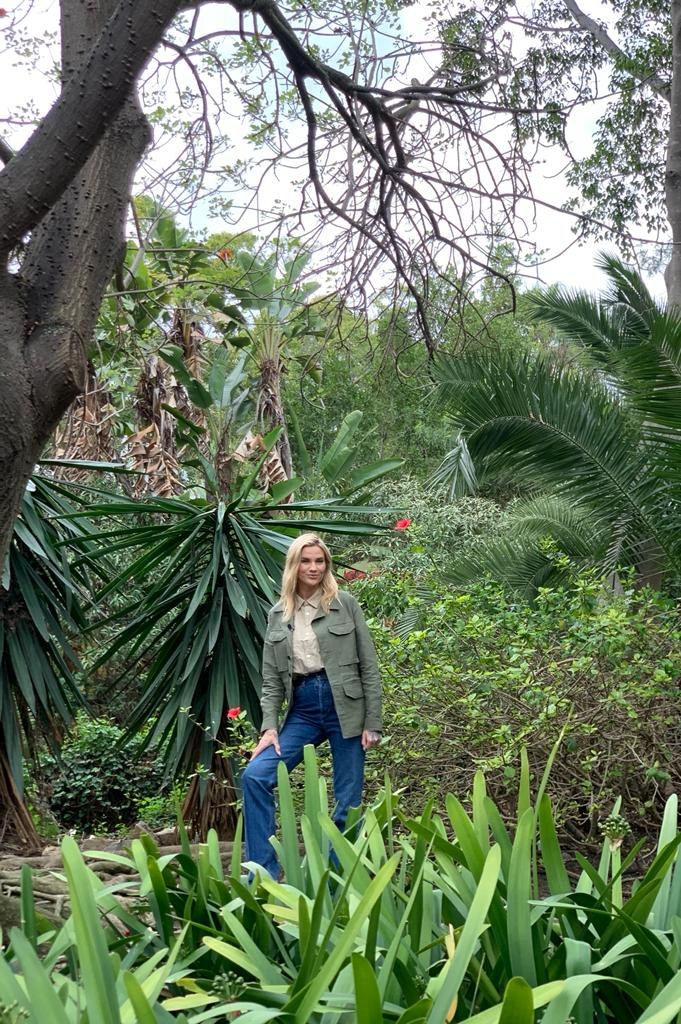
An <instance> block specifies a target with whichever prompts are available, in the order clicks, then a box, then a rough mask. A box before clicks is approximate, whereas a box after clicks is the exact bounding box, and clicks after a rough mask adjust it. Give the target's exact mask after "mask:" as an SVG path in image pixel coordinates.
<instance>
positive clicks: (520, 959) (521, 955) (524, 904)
mask: <svg viewBox="0 0 681 1024" xmlns="http://www.w3.org/2000/svg"><path fill="white" fill-rule="evenodd" d="M533 835H534V812H533V810H532V808H531V807H528V808H527V809H526V810H525V811H524V812H523V814H522V816H521V818H520V820H519V821H518V829H517V832H516V835H515V839H514V841H513V850H512V851H511V866H510V871H509V877H508V898H507V899H508V902H507V914H508V945H509V949H510V957H511V967H512V970H513V973H514V974H517V975H519V976H520V977H523V978H525V980H526V981H527V982H528V983H529V984H530V985H536V983H537V975H536V968H535V963H534V949H533V943H532V926H531V923H530V882H531V873H532V839H533Z"/></svg>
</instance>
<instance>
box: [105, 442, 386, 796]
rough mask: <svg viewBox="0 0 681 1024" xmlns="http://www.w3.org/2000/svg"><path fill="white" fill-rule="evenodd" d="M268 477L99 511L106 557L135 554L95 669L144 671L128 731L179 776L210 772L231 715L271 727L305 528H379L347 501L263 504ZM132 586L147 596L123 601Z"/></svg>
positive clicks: (128, 560)
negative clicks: (283, 595)
mask: <svg viewBox="0 0 681 1024" xmlns="http://www.w3.org/2000/svg"><path fill="white" fill-rule="evenodd" d="M275 438H276V432H272V434H271V435H269V436H268V437H267V438H265V441H266V442H267V444H268V445H270V446H271V445H272V444H273V443H274V440H275ZM258 470H259V465H255V466H254V467H253V469H252V471H251V473H250V475H249V477H248V478H247V479H246V480H245V481H243V483H242V484H241V487H240V490H239V492H238V493H237V494H236V495H235V496H234V497H233V498H232V500H231V501H229V502H226V501H220V502H218V503H217V504H215V503H211V502H206V501H202V500H189V499H180V498H177V499H148V500H145V501H131V500H129V499H126V498H122V497H119V498H110V500H104V501H102V502H101V503H100V504H92V505H90V506H89V507H88V512H89V514H90V515H91V517H92V518H93V519H95V520H100V519H101V520H105V521H106V522H107V523H108V524H109V525H110V526H111V527H112V528H111V529H109V530H108V531H107V533H106V535H105V536H104V537H103V538H102V540H101V542H100V546H99V548H98V550H97V552H96V556H97V557H98V558H103V559H107V558H109V557H110V556H111V555H112V554H113V553H114V552H115V553H116V554H117V556H118V557H121V554H124V556H125V558H124V561H123V563H122V565H121V568H120V571H119V572H118V573H117V575H116V576H115V577H113V578H112V579H111V580H110V581H109V582H108V584H107V585H106V587H104V588H102V590H101V592H100V594H99V600H100V601H101V602H104V601H105V600H109V599H110V598H111V599H114V595H115V600H116V602H117V605H118V607H117V610H116V611H114V612H113V613H112V614H111V615H110V617H109V619H108V620H107V622H106V623H105V625H107V624H109V623H115V624H117V625H121V624H122V628H121V629H120V630H119V631H118V632H117V634H116V636H115V638H114V640H113V641H112V642H111V644H110V645H109V647H108V648H107V650H106V651H105V652H104V653H103V654H102V655H101V657H100V658H99V659H98V662H97V663H96V664H95V666H94V669H95V670H97V668H98V666H99V665H101V664H105V663H107V662H109V661H110V660H111V659H112V658H118V657H120V656H121V654H125V661H124V666H123V669H122V672H121V677H122V678H129V677H131V676H134V675H135V674H140V673H141V672H142V673H144V682H143V692H142V696H141V699H140V701H139V703H138V705H137V707H136V708H135V709H134V711H133V712H132V713H131V715H130V716H129V718H128V721H127V723H126V726H127V732H128V735H130V736H132V735H134V734H135V733H136V732H137V731H138V730H145V736H144V743H145V744H151V745H153V746H155V747H156V746H157V747H158V748H159V749H161V750H162V751H163V756H164V758H165V761H166V766H167V769H168V773H169V775H170V776H171V777H173V778H175V777H177V776H181V777H184V776H185V775H186V774H188V773H190V772H193V771H194V770H195V769H196V767H197V765H198V766H199V767H200V768H201V769H202V770H203V771H204V772H205V773H207V772H209V771H210V769H211V762H212V759H213V755H214V751H215V743H216V741H217V742H223V741H224V740H225V739H226V725H225V713H226V711H227V710H228V709H229V708H234V707H240V708H242V709H244V710H245V711H246V712H247V714H248V717H249V719H250V720H251V721H252V722H253V723H254V724H255V725H256V727H257V726H258V725H259V722H260V716H261V711H260V702H259V693H260V667H261V657H262V655H261V645H262V638H263V636H264V634H265V628H266V619H267V612H268V610H269V608H270V607H271V605H272V604H273V603H274V601H275V600H276V594H277V591H278V584H279V578H280V572H281V565H282V562H283V557H284V555H285V553H286V550H287V548H288V545H289V544H290V542H291V539H292V537H293V536H294V535H295V533H296V532H297V531H298V530H299V529H300V528H301V527H303V528H305V529H310V530H314V529H318V530H320V531H327V532H329V533H336V534H340V535H347V536H366V535H367V534H371V533H373V532H375V531H376V528H375V527H372V526H370V525H368V524H367V522H366V521H359V520H358V518H357V515H358V511H357V509H356V508H354V507H351V506H346V505H343V504H340V503H339V502H337V501H327V502H298V503H290V504H288V505H284V506H281V505H277V504H276V497H277V496H276V493H275V495H273V497H272V498H268V499H265V500H263V498H262V495H260V494H258V493H257V492H254V493H253V494H252V493H251V489H252V488H253V484H254V481H255V478H256V476H257V473H258ZM362 511H363V512H365V513H366V512H367V511H371V510H367V509H363V510H362ZM141 513H142V514H143V515H144V519H143V520H142V521H141V519H140V516H141ZM348 513H350V515H352V516H354V517H355V518H349V517H348ZM284 516H285V518H284ZM131 585H132V586H134V587H135V588H139V590H136V591H134V592H133V594H134V596H133V597H132V600H131V601H129V602H128V601H124V603H123V605H122V606H121V597H120V595H121V594H123V595H124V594H126V593H127V592H128V590H129V588H130V587H131ZM101 625H102V624H101V623H100V626H101ZM150 720H151V727H150V728H149V729H148V730H147V725H148V723H149V721H150ZM204 782H205V780H204V779H202V786H203V785H204Z"/></svg>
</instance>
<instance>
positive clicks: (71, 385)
mask: <svg viewBox="0 0 681 1024" xmlns="http://www.w3.org/2000/svg"><path fill="white" fill-rule="evenodd" d="M114 6H115V4H114V2H113V0H101V2H100V3H97V4H93V3H91V2H89V0H62V69H63V70H62V73H63V78H64V86H63V90H62V94H63V93H64V92H65V91H67V90H68V88H70V86H71V85H72V83H73V80H74V79H79V80H81V82H82V80H83V77H84V75H85V72H83V71H81V69H80V64H79V62H80V61H81V60H82V55H83V52H84V51H86V50H87V48H88V47H89V45H90V44H91V43H92V42H93V40H96V39H97V38H98V36H99V33H100V31H101V29H102V27H103V26H104V25H106V24H107V20H108V18H109V17H110V15H111V12H112V10H113V8H114ZM133 87H134V81H130V82H129V85H128V92H130V91H131V90H132V89H133ZM149 137H150V136H149V126H148V123H147V121H146V118H145V117H144V116H143V114H142V112H141V109H140V107H139V104H138V103H137V100H136V99H135V98H130V97H129V98H128V99H126V100H124V101H123V102H121V103H119V104H118V111H117V113H116V115H115V116H114V117H113V118H112V119H110V123H109V127H108V129H107V130H106V131H105V132H103V133H100V134H99V136H98V141H97V142H96V144H95V145H94V146H93V147H92V149H91V153H90V156H89V158H88V159H87V160H86V162H85V163H84V165H83V166H82V167H81V168H80V169H79V168H78V166H77V165H76V167H75V170H74V171H73V173H72V178H71V183H70V184H69V185H68V187H67V188H66V189H65V190H64V191H62V192H61V194H60V196H58V197H56V199H55V202H54V203H53V205H52V206H51V208H50V210H49V212H48V213H46V214H45V215H44V216H43V217H42V219H40V220H39V222H37V223H36V224H35V225H31V227H32V229H33V230H32V234H31V237H30V240H29V242H28V244H27V245H26V248H25V250H24V251H23V253H22V252H19V253H18V255H19V258H20V269H19V270H18V272H13V268H12V271H10V269H9V267H11V266H12V262H11V259H8V260H7V265H6V266H5V268H4V269H3V270H2V271H0V275H1V276H0V308H2V310H3V319H2V326H1V327H0V346H1V347H2V350H3V359H2V361H0V480H1V481H2V486H1V487H0V567H1V566H2V565H4V562H5V558H6V556H7V552H8V550H9V546H10V543H11V538H12V533H13V528H14V521H15V518H16V515H17V511H18V508H19V504H20V501H21V497H22V494H23V492H24V488H25V486H26V483H27V481H28V478H29V476H30V475H31V473H32V471H33V467H34V465H35V463H36V461H37V460H38V458H39V457H40V454H41V452H42V449H43V447H44V445H45V444H46V442H47V441H48V439H49V438H50V436H51V434H52V432H53V431H54V429H55V428H56V426H57V424H58V423H59V420H60V419H61V417H62V416H63V414H64V413H65V412H66V410H67V409H68V407H69V405H70V404H71V402H72V401H73V399H74V398H75V397H76V396H77V395H78V394H80V393H81V392H82V391H83V390H84V388H85V384H86V381H87V350H88V346H89V344H90V340H91V337H92V334H93V331H94V327H95V323H96V320H97V315H98V312H99V307H100V304H101V301H102V297H103V294H104V291H105V289H106V286H107V284H108V282H109V281H110V280H111V277H112V274H113V271H114V268H115V264H116V261H117V260H119V259H120V258H121V256H122V254H123V251H124V245H125V241H124V227H125V218H126V212H127V206H128V202H129V197H130V192H131V188H132V181H133V175H134V173H135V170H136V168H137V165H138V163H139V161H140V159H141V157H142V154H143V152H144V150H145V148H146V146H147V143H148V141H149ZM57 141H61V139H60V138H58V140H57ZM28 145H29V144H27V146H28ZM23 153H24V150H22V151H21V153H20V154H17V155H15V156H13V157H12V158H11V159H10V161H9V163H8V165H7V168H6V175H5V181H6V182H9V186H6V187H5V192H6V193H8V194H9V195H10V196H11V194H12V189H13V188H14V187H15V182H16V167H15V162H17V161H19V164H21V161H22V159H23V158H22V154H23ZM62 159H63V160H66V161H67V162H68V160H69V159H70V157H69V154H68V153H65V154H63V155H62ZM60 170H61V169H60ZM34 188H35V189H37V186H34V185H33V184H31V183H29V184H27V185H26V190H27V192H28V195H29V197H33V196H34V192H33V191H31V190H32V189H34ZM1 193H2V190H1V189H0V199H2V195H1ZM32 201H33V199H31V200H30V202H32ZM30 202H29V205H30ZM1 213H2V202H0V214H1ZM17 217H19V222H20V223H23V221H21V217H20V216H19V215H18V214H16V215H15V213H14V209H13V208H12V209H11V210H10V215H9V217H7V218H5V219H4V222H3V218H2V216H0V241H2V240H4V241H5V246H6V249H7V247H8V246H9V245H10V244H11V241H12V229H13V226H14V223H15V222H16V221H17ZM1 248H2V246H1V245H0V249H1ZM4 753H5V744H4V742H2V734H1V732H0V771H2V770H3V766H4V765H5V762H6V759H5V757H4ZM1 796H2V797H4V798H5V801H6V805H5V806H3V811H4V815H3V821H4V822H5V823H8V824H6V826H5V827H7V828H9V829H10V831H11V830H14V831H16V832H17V833H18V834H19V835H20V836H21V835H23V837H24V839H25V841H26V842H27V843H30V842H33V841H34V840H35V838H36V837H35V830H33V835H30V830H29V822H30V817H29V818H28V821H27V819H26V811H25V809H24V808H23V806H22V804H21V798H20V796H19V794H18V793H17V791H16V788H14V787H11V788H10V787H7V786H6V787H5V790H4V792H3V793H2V794H1ZM13 823H14V824H13ZM2 827H3V826H2V824H1V823H0V829H1V828H2Z"/></svg>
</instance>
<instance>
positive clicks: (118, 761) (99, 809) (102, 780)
mask: <svg viewBox="0 0 681 1024" xmlns="http://www.w3.org/2000/svg"><path fill="white" fill-rule="evenodd" d="M123 736H124V734H123V730H122V729H120V728H118V726H115V725H112V724H111V723H110V722H107V721H105V720H103V719H95V720H91V719H88V718H86V717H85V716H84V715H79V717H78V721H77V724H76V728H75V729H74V731H73V733H72V734H71V735H70V736H69V738H68V739H67V740H66V742H65V743H64V745H63V747H62V750H61V755H60V759H59V761H58V762H54V763H53V764H52V773H53V774H52V783H51V796H50V807H51V809H52V812H53V813H54V815H55V817H56V818H57V820H58V821H59V823H60V824H61V825H62V826H64V827H65V828H75V829H77V830H78V831H79V832H92V831H97V830H102V829H103V830H105V831H112V830H114V829H116V828H117V827H118V826H119V825H129V824H131V823H132V822H134V821H135V820H136V819H137V818H138V817H140V816H141V814H142V812H141V810H140V804H141V802H142V801H144V800H145V799H146V800H148V799H150V798H153V799H160V798H159V797H158V795H157V794H158V793H159V790H160V789H161V787H162V782H163V766H162V765H161V763H160V762H158V761H155V760H153V758H151V757H146V758H145V757H142V756H141V755H140V751H139V742H128V743H124V742H123ZM145 820H146V819H145ZM147 824H149V825H153V824H154V823H153V822H151V821H148V822H147Z"/></svg>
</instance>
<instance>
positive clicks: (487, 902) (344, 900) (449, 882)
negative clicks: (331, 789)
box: [0, 748, 681, 1024]
mask: <svg viewBox="0 0 681 1024" xmlns="http://www.w3.org/2000/svg"><path fill="white" fill-rule="evenodd" d="M557 753H558V752H557V750H556V749H554V750H553V751H552V752H551V755H550V757H549V764H548V765H547V768H546V771H545V772H544V773H543V775H542V777H541V778H540V779H539V780H538V782H537V788H536V791H535V792H533V788H532V779H531V775H530V772H529V770H528V768H527V764H526V762H525V761H522V760H521V773H520V778H519V782H518V785H517V786H516V790H515V792H516V808H517V809H516V810H515V811H514V813H513V815H512V820H510V821H508V823H507V824H504V822H503V821H502V818H501V816H500V813H499V808H498V807H497V805H496V804H495V802H494V801H493V800H492V799H491V798H490V796H489V795H488V792H487V787H486V782H485V778H484V775H483V774H482V773H480V772H478V773H477V774H476V776H475V780H474V785H473V795H472V802H471V805H470V810H468V809H467V808H465V807H464V806H463V804H462V803H461V802H460V801H459V800H457V799H456V798H455V797H453V796H448V797H447V799H446V814H442V815H441V814H440V813H439V812H438V811H436V810H435V809H434V808H433V806H432V804H430V803H429V804H427V805H426V806H425V808H423V809H422V810H421V811H420V812H419V813H418V814H417V815H414V816H412V817H411V818H409V817H407V816H405V814H404V813H403V812H402V811H401V809H400V802H399V799H398V797H397V795H396V794H395V793H394V792H393V790H392V789H391V787H390V785H389V783H388V782H387V781H386V786H385V789H384V790H383V792H382V794H381V796H380V798H379V800H378V801H377V802H376V803H375V804H374V805H373V806H372V807H369V808H367V809H366V812H365V813H364V815H363V816H362V818H361V819H359V820H357V821H356V822H355V823H354V824H353V825H352V826H351V828H350V830H349V831H348V833H347V834H346V835H342V834H341V833H339V832H338V830H337V829H336V828H335V826H334V824H333V822H332V820H331V818H330V816H329V813H328V807H327V799H326V788H325V785H324V783H323V781H322V780H321V779H320V778H319V776H318V774H317V771H316V766H315V761H314V753H313V751H312V749H311V748H307V750H306V754H305V777H306V788H305V808H304V813H303V815H302V816H301V818H300V820H299V821H298V820H297V819H296V817H295V815H294V814H293V811H292V807H291V803H290V799H289V795H288V779H287V775H286V772H285V770H284V769H283V766H282V768H281V769H280V778H279V788H280V796H281V831H280V839H279V840H278V848H279V854H280V857H281V861H282V864H283V866H284V869H285V872H286V882H285V883H278V882H274V881H273V880H272V879H270V878H269V877H265V878H262V877H260V875H257V876H256V878H255V880H254V881H253V883H251V884H249V883H248V882H247V881H246V880H245V878H244V876H243V875H242V874H241V866H240V864H239V857H238V854H237V855H236V856H234V857H233V859H232V861H231V864H229V863H228V864H225V863H224V862H223V859H222V857H221V855H220V849H219V847H218V844H217V840H216V837H215V834H214V833H212V834H211V835H210V836H209V838H208V842H207V843H206V844H205V845H202V846H200V847H199V848H198V849H197V850H195V851H192V850H191V848H190V847H189V845H188V843H187V842H186V837H184V840H183V852H182V853H181V854H180V855H178V856H176V857H172V856H167V855H165V856H162V855H161V852H160V851H159V850H158V849H157V848H156V847H155V845H154V844H153V842H151V840H150V839H149V838H148V837H142V838H141V839H136V840H134V841H133V843H132V845H131V849H130V851H129V852H128V853H126V854H123V855H121V854H105V853H90V854H89V855H88V856H90V857H93V858H97V859H104V860H106V861H110V862H114V863H116V864H118V865H121V866H123V865H124V866H125V867H126V869H127V871H128V872H131V874H129V875H128V880H127V881H126V882H125V883H124V884H123V886H122V888H121V892H120V896H119V894H118V893H117V892H116V887H114V888H113V891H112V889H111V887H104V886H102V885H101V883H100V882H99V881H98V880H97V879H96V878H95V877H94V876H93V875H92V874H90V873H89V872H88V871H87V868H86V867H85V864H84V863H83V860H82V858H81V856H80V855H79V853H78V851H77V850H76V849H75V846H74V844H73V842H72V840H70V839H67V840H66V841H65V843H64V846H63V856H64V862H65V866H66V872H67V878H68V881H69V889H70V899H71V903H72V908H73V913H72V916H71V917H70V918H69V919H68V920H67V922H66V924H65V925H64V926H63V928H62V929H61V931H60V932H58V933H57V934H49V933H48V934H47V935H43V936H42V937H40V939H38V938H37V936H36V935H35V932H34V931H33V930H32V926H31V920H32V916H31V914H30V912H28V913H26V914H25V916H24V924H23V930H19V929H14V930H13V931H12V933H11V936H10V938H11V944H10V947H9V949H8V950H7V951H6V952H5V953H4V955H3V956H2V958H1V959H0V1000H2V1001H4V1002H5V1004H11V1003H12V1002H16V1003H17V1005H18V1006H20V1007H21V1008H22V1009H23V1010H25V1011H26V1012H27V1014H28V1015H29V1019H30V1020H31V1021H35V1022H36V1024H37V1021H38V1020H39V1019H40V1017H39V1016H37V1014H38V1012H39V1010H40V1008H41V1007H42V1009H43V1013H44V1012H45V1008H47V1009H49V1010H51V1012H52V1014H56V1016H52V1015H50V1016H48V1017H45V1016H43V1018H42V1020H45V1019H49V1020H54V1021H55V1022H58V1024H62V1022H63V1024H84V1021H85V1019H86V1018H85V1016H84V1013H85V1012H87V1020H90V1021H92V1020H97V1021H98V1022H99V1021H102V1022H108V1021H111V1022H112V1024H122V1022H123V1021H127V1022H129V1024H149V1022H151V1021H155V1022H158V1024H165V1022H167V1021H173V1020H174V1021H178V1022H180V1021H181V1022H183V1024H199V1022H201V1021H206V1020H230V1019H234V1016H236V1015H238V1017H239V1020H240V1021H245V1022H246V1024H265V1022H267V1021H270V1020H283V1021H288V1022H290V1024H327V1022H328V1024H330V1022H331V1021H333V1020H336V1019H337V1018H338V1015H339V1014H342V1017H343V1019H344V1020H346V1021H347V1022H348V1024H380V1022H385V1021H394V1022H396V1024H400V1022H401V1024H408V1022H412V1024H416V1022H422V1024H445V1022H449V1021H453V1020H454V1019H457V1020H462V1021H463V1020H468V1021H471V1022H473V1024H526V1022H527V1024H534V1019H535V1017H534V1014H535V1012H536V1011H543V1017H542V1020H543V1024H567V1022H568V1021H569V1020H570V1019H572V1020H574V1021H577V1022H578V1024H593V1021H594V1020H598V1021H599V1024H646V1022H647V1024H652V1022H653V1021H655V1022H657V1024H672V1022H673V1021H674V1020H675V1018H676V1016H677V1014H678V1012H679V1009H681V985H680V984H679V975H678V964H679V956H680V954H681V945H680V943H681V932H679V928H678V921H679V914H680V912H681V884H680V882H681V860H680V858H679V847H680V846H681V833H680V832H679V830H678V820H677V812H678V806H677V805H678V801H677V798H676V797H675V796H672V797H670V798H669V800H668V801H667V805H666V809H665V814H664V819H663V822H662V825H661V828H660V831H659V837H658V839H657V844H656V851H655V856H654V859H653V860H652V863H651V864H650V866H649V867H648V869H647V870H646V871H645V872H644V873H643V874H642V876H641V877H639V878H637V879H632V874H631V871H630V868H631V864H632V862H633V859H634V856H635V854H636V852H637V848H636V847H634V848H633V849H630V850H627V852H626V854H625V855H624V856H623V857H622V858H621V859H615V858H614V857H613V855H612V850H611V842H610V840H609V839H606V840H605V842H604V843H603V845H602V848H601V850H600V855H599V857H598V859H597V860H596V861H594V862H590V861H588V860H584V859H583V860H582V861H581V862H580V869H581V870H578V871H577V872H573V873H572V874H570V873H569V871H568V867H569V864H568V862H566V859H565V853H564V851H563V850H562V849H561V846H560V844H559V842H558V839H557V835H556V828H555V821H554V817H553V813H552V808H551V801H550V799H549V797H548V796H547V795H546V783H547V776H548V773H549V771H550V769H551V765H552V762H553V761H554V759H555V758H557ZM301 850H302V856H301ZM331 851H333V859H332V858H330V853H331ZM623 874H624V876H625V878H626V885H625V887H624V892H623V897H622V900H621V902H620V901H619V898H618V896H617V895H616V891H617V885H618V882H619V880H620V879H621V878H622V875H623ZM632 881H633V883H634V884H632ZM131 882H132V884H133V887H134V888H133V891H134V892H135V893H136V895H137V896H138V903H137V905H136V907H135V909H134V910H133V909H131V908H130V907H129V905H128V898H129V896H130V890H131ZM24 887H25V893H24V901H23V902H24V905H25V907H26V909H27V911H30V904H31V896H30V889H29V887H28V883H27V882H26V881H25V883H24ZM122 896H125V897H126V900H125V902H124V901H123V899H122V898H121V897H122ZM131 976H132V980H131ZM22 982H23V984H22ZM57 993H58V994H57ZM126 995H127V996H128V999H129V1002H128V1001H127V1000H126ZM105 1005H106V1007H107V1009H106V1012H104V1006H105ZM53 1008H54V1009H53Z"/></svg>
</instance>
